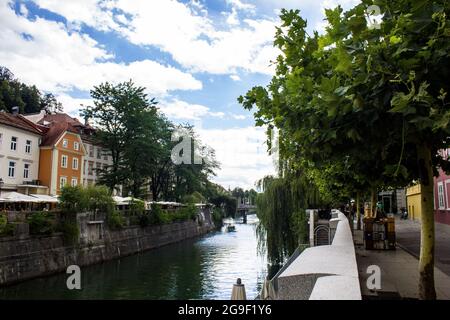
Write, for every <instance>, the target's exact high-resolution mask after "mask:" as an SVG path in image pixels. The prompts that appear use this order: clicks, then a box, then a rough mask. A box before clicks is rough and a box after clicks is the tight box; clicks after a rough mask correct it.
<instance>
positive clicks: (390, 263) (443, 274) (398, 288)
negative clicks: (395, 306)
mask: <svg viewBox="0 0 450 320" xmlns="http://www.w3.org/2000/svg"><path fill="white" fill-rule="evenodd" d="M447 227H449V226H446V225H440V224H437V225H436V256H437V259H436V260H437V261H436V267H435V285H436V294H437V298H438V299H442V300H448V299H450V276H449V274H448V271H449V270H448V269H447V267H446V264H445V263H443V262H445V261H446V260H445V259H447V258H446V257H447V255H449V254H450V249H449V246H450V232H449V231H450V227H449V229H448V230H449V231H447V229H446V228H447ZM396 235H397V247H396V250H365V249H364V245H363V232H362V231H358V230H354V242H355V252H356V260H357V264H358V272H359V279H360V285H361V294H362V296H363V299H418V285H419V270H418V269H419V260H418V254H419V251H420V223H418V222H415V221H410V220H406V221H405V220H400V219H398V220H396ZM445 248H447V251H446V249H445ZM405 249H406V250H405ZM370 265H377V266H379V267H380V269H381V289H380V290H369V289H368V288H367V285H366V282H367V278H368V277H369V276H370V274H368V273H367V267H368V266H370ZM441 267H443V268H442V269H441Z"/></svg>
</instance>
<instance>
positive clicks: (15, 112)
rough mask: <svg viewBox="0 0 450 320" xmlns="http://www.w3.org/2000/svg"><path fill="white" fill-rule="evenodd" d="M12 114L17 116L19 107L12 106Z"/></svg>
mask: <svg viewBox="0 0 450 320" xmlns="http://www.w3.org/2000/svg"><path fill="white" fill-rule="evenodd" d="M11 110H12V114H13V115H14V116H17V115H18V114H19V107H17V106H16V107H12V109H11Z"/></svg>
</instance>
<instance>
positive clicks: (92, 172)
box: [88, 161, 94, 176]
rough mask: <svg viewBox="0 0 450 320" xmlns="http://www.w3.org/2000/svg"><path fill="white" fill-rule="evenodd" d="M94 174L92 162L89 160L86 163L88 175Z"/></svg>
mask: <svg viewBox="0 0 450 320" xmlns="http://www.w3.org/2000/svg"><path fill="white" fill-rule="evenodd" d="M93 174H94V163H93V162H92V161H89V165H88V175H90V176H92V175H93Z"/></svg>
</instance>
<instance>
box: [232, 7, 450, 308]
mask: <svg viewBox="0 0 450 320" xmlns="http://www.w3.org/2000/svg"><path fill="white" fill-rule="evenodd" d="M372 4H373V3H372V1H368V0H365V1H363V2H362V3H361V4H359V5H357V6H355V7H354V8H352V9H351V10H349V11H347V12H343V10H342V9H341V8H340V7H338V8H336V9H334V10H326V16H327V20H328V26H327V28H326V32H325V34H323V35H319V34H318V33H316V32H315V33H314V34H313V35H312V36H310V35H308V34H307V32H306V31H305V29H306V21H304V20H303V19H302V18H301V17H300V16H299V11H287V10H283V11H282V14H281V19H282V22H283V24H282V26H281V27H280V28H278V30H277V34H276V37H275V45H277V46H278V47H279V48H280V49H281V50H282V52H283V53H284V54H283V55H280V56H279V57H278V59H277V72H276V75H275V76H274V78H273V79H272V81H271V83H270V85H269V86H268V88H267V90H266V89H265V88H262V87H255V88H253V89H252V90H250V91H249V92H248V93H247V95H246V96H245V97H240V99H239V100H240V102H241V103H243V104H244V107H246V108H248V109H251V108H252V107H253V106H257V111H256V112H255V117H256V120H257V124H261V125H262V124H269V125H272V126H274V127H277V128H279V129H280V131H281V133H282V134H281V139H282V143H281V144H282V145H283V143H284V144H285V145H286V148H285V151H284V156H285V157H286V158H288V159H290V161H294V162H298V161H299V159H305V160H306V161H309V162H311V163H312V164H314V165H316V166H317V167H318V168H319V169H320V170H321V169H322V168H325V167H326V166H327V165H329V164H330V163H331V165H333V164H337V165H339V166H341V165H342V164H343V163H344V162H345V161H346V160H347V159H350V161H351V163H350V167H349V168H350V169H351V170H352V171H353V172H354V173H355V174H356V175H357V176H358V180H359V181H360V182H363V185H366V186H368V188H369V189H371V193H372V195H374V194H375V192H376V190H377V188H379V187H381V186H398V185H406V184H407V183H408V182H410V181H412V180H414V179H419V181H420V183H421V185H422V190H423V191H422V192H423V194H422V199H423V201H422V212H423V218H422V233H421V254H420V262H419V270H420V283H419V292H420V297H421V298H423V299H433V298H435V290H434V280H433V270H434V212H433V197H432V193H433V173H436V168H437V167H438V166H439V167H441V168H443V169H444V170H447V171H448V169H449V167H450V165H449V162H448V160H447V159H443V158H441V156H440V155H439V154H438V152H437V151H438V150H439V149H441V148H445V147H448V146H449V136H450V135H449V133H450V132H449V126H448V123H449V121H450V110H449V108H448V99H447V92H448V81H447V79H448V68H447V67H446V66H448V64H449V57H448V52H449V50H448V46H449V41H448V37H449V33H448V30H449V27H448V26H449V23H448V19H447V17H448V15H449V12H448V9H449V6H448V4H447V2H446V1H409V0H397V1H377V3H376V4H377V5H378V6H379V7H380V8H381V11H382V14H383V20H382V23H381V24H380V28H372V27H371V26H370V25H367V21H366V10H367V7H368V6H369V5H372ZM283 137H284V139H283ZM286 150H287V151H286ZM337 178H338V180H340V181H341V182H342V181H343V179H342V178H339V177H337ZM352 187H353V186H352ZM372 198H373V196H372ZM372 204H374V201H373V200H372Z"/></svg>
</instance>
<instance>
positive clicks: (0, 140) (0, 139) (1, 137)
mask: <svg viewBox="0 0 450 320" xmlns="http://www.w3.org/2000/svg"><path fill="white" fill-rule="evenodd" d="M2 142H3V133H0V148H1V147H2Z"/></svg>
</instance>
